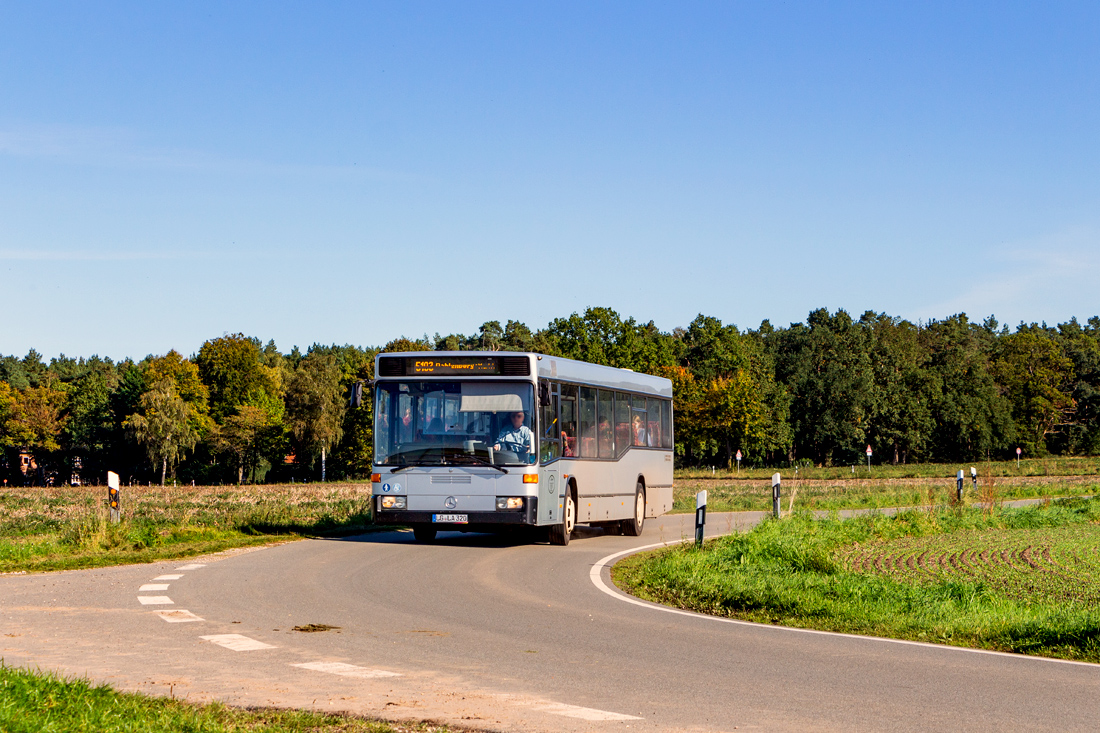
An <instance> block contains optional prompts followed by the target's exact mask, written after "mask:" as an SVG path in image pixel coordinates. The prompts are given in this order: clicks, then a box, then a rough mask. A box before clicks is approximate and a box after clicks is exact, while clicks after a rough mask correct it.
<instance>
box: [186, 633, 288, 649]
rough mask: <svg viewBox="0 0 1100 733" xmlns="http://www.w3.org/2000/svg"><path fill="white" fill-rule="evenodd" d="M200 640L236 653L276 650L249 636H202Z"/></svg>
mask: <svg viewBox="0 0 1100 733" xmlns="http://www.w3.org/2000/svg"><path fill="white" fill-rule="evenodd" d="M199 638H200V639H203V640H205V641H209V642H210V643H211V644H217V645H218V646H224V647H225V648H226V649H231V650H232V651H235V652H251V651H254V650H256V649H274V648H275V647H274V646H272V645H271V644H265V643H263V642H262V641H256V640H255V639H249V638H248V637H247V636H241V635H240V634H214V635H213V636H200V637H199Z"/></svg>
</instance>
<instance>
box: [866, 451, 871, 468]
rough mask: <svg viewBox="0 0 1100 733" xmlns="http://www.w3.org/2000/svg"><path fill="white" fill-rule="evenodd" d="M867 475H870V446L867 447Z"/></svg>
mask: <svg viewBox="0 0 1100 733" xmlns="http://www.w3.org/2000/svg"><path fill="white" fill-rule="evenodd" d="M867 473H871V446H870V445H868V446H867Z"/></svg>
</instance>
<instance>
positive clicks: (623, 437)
mask: <svg viewBox="0 0 1100 733" xmlns="http://www.w3.org/2000/svg"><path fill="white" fill-rule="evenodd" d="M630 432H631V428H630V395H628V394H624V393H622V392H616V393H615V452H616V454H618V455H620V456H621V455H622V454H623V453H626V449H627V448H629V447H630V444H631V443H633V442H634V441H633V440H632V439H631V437H630Z"/></svg>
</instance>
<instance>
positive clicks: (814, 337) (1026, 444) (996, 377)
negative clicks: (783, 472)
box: [0, 307, 1100, 485]
mask: <svg viewBox="0 0 1100 733" xmlns="http://www.w3.org/2000/svg"><path fill="white" fill-rule="evenodd" d="M413 350H455V351H463V350H487V351H537V352H539V353H542V354H548V355H554V356H563V357H568V358H572V359H580V360H583V361H589V362H594V363H598V364H607V365H611V366H616V367H626V368H630V369H634V370H635V371H639V372H645V373H649V374H658V375H663V376H666V377H668V378H669V379H671V380H672V382H673V385H674V394H675V450H676V459H677V465H678V466H681V467H690V466H714V465H717V466H729V465H731V463H732V462H733V459H734V456H735V454H736V452H737V451H739V450H740V451H741V452H742V454H743V456H744V459H743V464H744V465H750V466H752V465H755V466H775V467H786V466H791V465H810V464H813V465H822V466H830V465H848V464H850V463H851V464H854V463H861V462H863V461H864V460H865V457H864V451H865V449H866V447H867V446H870V447H871V448H872V450H873V462H875V463H912V462H948V461H961V460H978V459H1008V458H1012V457H1015V455H1016V451H1017V449H1019V450H1020V451H1021V452H1022V454H1023V455H1024V456H1025V457H1037V456H1044V455H1049V454H1057V455H1093V454H1096V453H1098V452H1100V318H1097V317H1096V316H1093V317H1091V318H1089V319H1088V321H1087V322H1086V323H1083V324H1082V323H1080V322H1078V320H1077V319H1075V318H1074V319H1071V320H1069V321H1068V322H1066V323H1061V324H1058V325H1057V326H1048V325H1047V324H1045V323H1043V324H1036V323H1031V324H1025V323H1021V324H1019V325H1018V326H1017V327H1016V328H1015V329H1010V328H1008V327H1007V326H1003V325H1001V324H999V323H998V322H997V321H996V319H995V318H993V317H992V316H991V317H989V318H987V319H985V320H983V321H982V322H981V323H976V322H972V321H970V320H969V319H968V317H967V316H966V315H965V314H957V315H953V316H951V317H949V318H945V319H943V320H933V321H928V322H920V323H912V322H910V321H908V320H905V319H902V318H898V317H894V316H890V315H887V314H885V313H874V312H872V311H867V312H866V313H864V314H863V315H862V316H860V317H859V318H858V319H854V318H852V316H851V315H850V314H849V313H847V312H846V311H844V310H837V311H836V312H833V313H831V312H829V311H828V310H827V309H819V310H815V311H812V312H811V313H809V315H808V316H807V318H806V320H805V321H804V322H799V323H792V324H790V325H789V326H787V327H775V326H773V325H772V324H771V323H770V322H769V321H764V322H763V323H761V324H760V326H759V328H757V329H755V330H744V331H742V330H740V329H738V328H737V327H736V326H735V325H733V324H724V323H723V322H722V321H721V320H719V319H718V318H715V317H712V316H705V315H699V316H698V317H696V318H695V320H694V321H692V322H691V323H690V324H688V325H687V327H684V328H675V329H673V330H672V331H671V332H668V331H661V330H660V329H658V328H657V327H656V326H655V325H654V323H653V322H652V321H650V322H647V323H643V322H640V321H636V320H635V319H634V318H630V317H627V318H623V317H622V316H620V315H619V314H618V313H616V312H615V311H614V310H612V309H610V308H602V307H593V308H588V309H587V310H585V311H584V312H583V313H573V314H572V315H570V316H568V317H564V318H556V319H554V320H552V321H551V322H550V323H549V324H548V325H547V326H546V327H545V328H542V329H538V330H535V331H532V330H531V329H530V328H529V327H528V326H526V325H525V324H523V323H520V322H518V321H512V320H507V321H506V322H505V324H504V325H503V326H502V325H501V323H500V322H499V321H489V322H487V323H485V324H483V325H482V326H481V327H480V328H479V329H478V332H477V333H475V334H471V335H462V334H449V335H446V336H442V335H440V334H436V335H435V336H434V337H429V336H427V335H425V336H423V337H421V338H416V339H410V338H407V337H401V338H396V339H394V340H393V341H390V342H389V343H387V344H385V345H384V346H379V347H370V346H368V347H363V346H351V345H344V346H339V345H335V344H334V345H330V346H325V345H321V344H314V345H313V346H310V347H309V348H308V349H307V350H306V351H305V352H304V353H303V352H302V351H301V350H300V349H299V348H298V347H294V348H293V349H291V350H290V351H289V352H286V353H284V352H282V351H280V350H279V348H278V347H277V346H276V344H275V343H274V342H273V341H270V340H269V341H267V342H266V343H265V342H263V341H262V340H261V339H259V338H256V337H252V336H246V335H245V334H241V333H237V334H225V335H222V336H219V337H216V338H212V339H210V340H208V341H206V342H205V343H203V344H202V345H201V346H199V348H198V350H197V352H195V353H194V354H192V355H190V356H187V357H185V356H183V355H182V354H181V353H180V352H178V351H175V350H172V351H169V352H168V353H166V354H162V355H159V356H154V355H149V356H146V357H145V358H144V359H141V360H140V361H134V360H132V359H123V360H120V361H112V360H111V359H109V358H101V357H98V356H90V357H86V358H85V357H79V358H72V357H67V356H65V355H60V356H58V357H56V358H51V359H50V360H49V362H48V363H47V362H45V361H44V359H43V356H42V355H41V354H39V353H38V352H36V351H34V350H31V351H30V353H28V354H26V355H25V356H22V357H19V356H15V355H6V356H0V477H2V478H3V480H4V483H5V484H6V485H23V484H28V485H44V484H54V483H68V482H74V483H75V482H82V483H101V482H103V481H104V477H105V475H106V471H108V470H112V471H115V472H117V473H119V474H120V476H121V477H122V480H123V482H126V483H133V482H140V483H164V482H180V483H183V482H186V483H191V482H195V483H196V484H204V485H209V484H219V483H259V482H273V481H279V482H287V481H318V480H322V478H324V479H327V480H336V479H355V478H363V477H366V476H368V475H369V473H370V465H371V451H372V436H371V409H370V403H369V400H368V401H367V403H366V404H365V405H364V406H362V407H359V408H355V409H353V408H351V407H349V405H348V394H349V392H350V390H351V389H352V387H353V385H355V384H356V383H357V382H360V381H362V380H370V379H371V378H372V377H373V368H374V357H375V355H376V354H377V353H379V352H387V351H391V352H392V351H413Z"/></svg>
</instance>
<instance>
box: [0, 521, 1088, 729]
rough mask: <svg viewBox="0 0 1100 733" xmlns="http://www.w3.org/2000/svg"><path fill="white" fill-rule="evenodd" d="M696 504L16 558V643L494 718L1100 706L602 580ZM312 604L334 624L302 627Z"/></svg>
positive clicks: (1059, 687) (61, 657)
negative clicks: (229, 544)
mask: <svg viewBox="0 0 1100 733" xmlns="http://www.w3.org/2000/svg"><path fill="white" fill-rule="evenodd" d="M759 516H760V515H759V514H748V513H746V514H736V515H725V514H713V515H711V516H710V517H708V527H709V530H710V532H711V533H715V534H717V533H725V532H727V531H729V530H730V529H738V528H741V527H745V526H748V525H749V524H751V523H753V522H755V521H758V519H759ZM692 521H693V519H692V517H691V516H680V515H676V516H668V517H662V518H659V519H657V520H652V519H651V520H648V521H647V524H646V529H645V532H644V533H643V535H642V537H638V538H627V537H619V536H604V535H602V534H601V533H599V532H597V531H593V532H589V533H587V536H581V537H575V538H574V540H573V542H572V543H571V544H570V545H569V546H568V547H564V548H563V547H552V546H548V545H545V544H524V543H521V542H515V541H511V540H508V539H506V538H498V537H494V536H490V535H476V534H470V535H461V534H443V535H441V536H440V540H439V541H438V542H437V543H436V544H434V545H421V544H417V543H415V542H414V541H413V540H412V536H411V534H410V533H397V532H392V533H380V534H371V535H365V536H361V537H355V538H348V539H341V540H310V541H303V542H294V543H288V544H284V545H279V546H275V547H269V548H265V549H261V550H256V551H248V552H239V553H226V554H223V555H221V556H213V557H211V558H206V559H199V560H194V561H191V562H188V561H179V562H175V563H160V564H157V565H142V566H128V567H123V568H110V569H105V570H88V571H74V572H65V573H56V574H49V575H27V576H6V577H0V656H3V657H4V659H5V662H6V663H7V664H10V665H18V666H36V665H37V666H40V667H42V668H46V669H58V670H62V671H64V672H65V673H68V674H87V675H88V676H89V677H91V678H92V679H94V680H100V681H106V682H110V683H111V684H114V685H115V686H118V687H120V688H123V689H132V690H141V691H145V692H151V693H153V694H166V695H167V694H172V695H175V696H178V697H188V698H189V699H194V700H210V699H220V700H225V701H227V702H231V703H236V704H246V705H289V706H305V707H314V708H317V709H321V710H348V711H354V712H361V713H365V714H370V715H380V716H383V717H389V718H415V719H423V718H431V719H436V720H441V721H445V722H450V723H454V724H458V725H466V726H471V727H475V728H485V729H491V730H565V731H586V730H596V731H602V730H619V729H627V728H629V729H631V730H687V731H730V730H752V729H766V730H875V731H880V730H946V729H952V730H1044V729H1049V730H1096V729H1097V728H1098V727H1100V722H1098V721H1100V695H1098V693H1100V666H1095V665H1084V664H1073V663H1064V662H1057V661H1050V660H1042V659H1036V658H1028V657H1018V656H1010V655H998V654H988V653H977V652H973V651H966V650H960V649H953V648H950V647H937V646H930V645H918V644H907V643H899V642H891V641H886V640H879V639H869V638H862V637H852V636H843V635H835V634H822V633H813V632H809V633H808V632H803V631H797V630H791V629H783V628H778V627H769V626H760V625H754V624H744V623H729V622H724V621H722V620H718V619H713V618H709V617H703V616H698V615H695V614H686V613H669V612H667V611H665V610H661V609H659V608H657V607H654V606H651V605H650V604H645V603H641V602H637V601H635V602H630V601H629V599H625V598H623V597H621V596H617V595H616V594H615V592H614V591H613V590H608V589H606V588H603V589H602V588H601V586H610V581H609V578H608V570H607V569H606V567H601V566H600V565H599V562H600V561H601V560H603V559H605V558H607V557H608V556H609V555H614V554H617V553H621V552H624V551H628V550H630V549H631V548H634V547H639V546H643V545H649V544H654V543H658V542H665V541H673V540H678V539H680V538H681V537H690V536H691V535H692V532H693V528H692ZM583 530H584V528H582V531H583ZM193 565H203V567H192V566H193ZM594 567H595V568H596V570H595V571H593V568H594ZM161 576H169V577H166V578H162V577H161ZM170 576H178V577H170ZM592 576H595V577H592ZM155 578H160V579H155ZM594 581H596V582H594ZM143 585H144V586H149V587H147V589H146V590H139V589H140V588H141V587H142V586H143ZM139 596H141V597H144V598H145V599H146V603H147V604H148V605H145V604H143V603H142V602H141V601H139V600H138V598H139ZM158 597H159V598H160V600H161V601H170V602H161V603H156V602H149V600H148V599H157V598H158ZM187 614H190V616H188V615H187ZM162 616H164V617H167V618H169V619H171V622H169V621H166V620H165V618H162ZM191 617H194V618H196V619H201V620H185V619H189V618H191ZM307 624H325V625H329V626H333V627H339V628H337V629H331V630H328V631H323V632H316V633H303V632H300V631H294V630H292V627H294V626H305V625H307ZM226 635H239V636H240V637H244V638H243V640H242V639H238V638H234V637H229V638H225V637H226ZM203 637H213V638H209V639H204V638H203ZM257 645H260V647H259V648H251V649H249V648H247V647H249V646H257ZM262 645H266V646H262ZM242 647H243V648H242ZM235 649H240V650H235Z"/></svg>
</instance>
